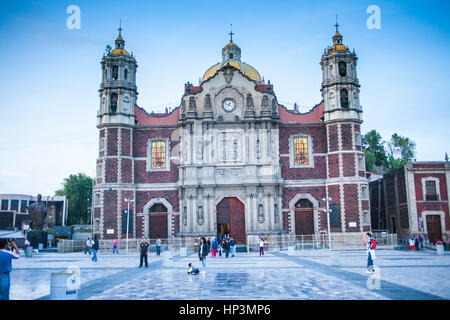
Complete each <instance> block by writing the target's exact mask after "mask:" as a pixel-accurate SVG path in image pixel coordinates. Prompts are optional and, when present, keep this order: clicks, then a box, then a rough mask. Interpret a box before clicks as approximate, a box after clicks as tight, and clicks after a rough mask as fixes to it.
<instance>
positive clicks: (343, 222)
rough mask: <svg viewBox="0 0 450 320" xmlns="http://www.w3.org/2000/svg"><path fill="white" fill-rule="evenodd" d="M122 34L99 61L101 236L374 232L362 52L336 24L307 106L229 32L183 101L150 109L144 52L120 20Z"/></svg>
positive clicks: (240, 237)
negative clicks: (143, 100)
mask: <svg viewBox="0 0 450 320" xmlns="http://www.w3.org/2000/svg"><path fill="white" fill-rule="evenodd" d="M231 36H232V34H231ZM115 44H116V47H115V48H114V49H113V50H111V51H110V52H108V53H107V54H106V55H104V57H103V59H102V61H101V66H102V83H101V86H100V90H99V96H100V108H99V110H98V114H97V120H98V122H97V128H98V129H99V155H98V158H97V177H96V185H95V187H94V229H95V233H97V234H98V235H99V236H100V238H103V239H115V238H125V237H126V235H127V231H128V236H129V237H130V238H140V237H146V238H150V239H155V238H172V237H181V238H183V237H184V238H189V237H195V238H197V237H198V236H200V235H202V236H207V237H213V236H216V235H217V234H224V233H229V234H231V235H232V236H234V237H235V239H236V240H237V242H238V243H245V242H246V239H247V236H250V235H261V234H266V235H269V234H270V235H274V234H279V235H283V234H288V235H299V236H300V235H312V234H316V235H317V234H323V233H327V230H328V228H330V230H331V232H332V233H347V232H352V233H356V232H365V231H368V230H370V215H369V192H368V180H367V179H366V177H365V165H364V163H365V160H364V153H363V152H362V147H361V123H362V117H361V114H362V109H361V105H360V103H359V88H360V85H359V82H358V78H357V74H356V64H357V57H356V54H355V53H354V52H350V50H349V49H348V48H347V47H346V46H345V45H344V44H343V43H342V35H341V34H340V33H339V32H338V30H337V29H336V33H335V35H334V36H333V44H332V46H330V47H328V48H327V49H326V50H325V51H324V53H323V55H322V59H321V61H320V65H321V68H322V74H323V81H322V89H321V91H322V97H323V100H322V102H320V103H319V104H317V105H316V106H314V107H313V108H312V109H311V110H310V111H309V112H307V113H300V112H298V111H297V110H288V109H287V108H286V107H284V106H283V105H280V104H279V103H278V100H277V96H276V95H275V92H274V87H273V85H272V84H270V82H269V83H267V84H266V83H265V82H264V80H262V79H261V77H260V74H259V73H258V71H257V70H256V69H255V68H253V67H252V66H251V65H249V64H247V63H245V62H242V61H241V49H240V47H239V46H237V45H236V44H235V43H234V42H233V40H232V38H231V39H230V42H229V43H228V44H227V45H226V46H225V47H224V48H223V49H222V60H221V62H219V63H217V64H215V65H213V66H212V67H210V68H209V69H208V70H207V71H206V72H205V74H204V76H203V79H201V81H200V83H199V85H198V86H194V85H192V84H190V83H189V82H188V83H187V84H186V85H185V92H184V95H183V96H182V97H181V101H180V105H179V106H178V107H177V108H175V109H174V110H173V111H171V112H166V113H164V114H155V113H152V114H149V113H148V112H147V111H145V110H144V109H143V108H141V107H139V106H138V105H137V104H136V100H137V94H138V92H137V86H136V81H135V75H136V70H137V62H136V60H135V58H134V57H133V56H132V55H131V54H130V53H128V51H126V50H125V41H124V40H123V38H122V36H121V33H120V30H119V36H118V37H117V39H116V42H115ZM326 199H328V200H329V201H328V205H329V209H330V214H329V217H327V211H326V210H325V209H326V208H327V202H326ZM128 209H129V211H128ZM127 215H128V216H127ZM127 218H128V219H127ZM328 220H329V222H330V226H328ZM127 224H128V230H127Z"/></svg>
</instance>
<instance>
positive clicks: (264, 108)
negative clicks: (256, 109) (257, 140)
mask: <svg viewBox="0 0 450 320" xmlns="http://www.w3.org/2000/svg"><path fill="white" fill-rule="evenodd" d="M261 115H262V116H263V117H264V116H270V109H269V97H268V96H263V98H262V102H261Z"/></svg>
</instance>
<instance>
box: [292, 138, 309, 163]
mask: <svg viewBox="0 0 450 320" xmlns="http://www.w3.org/2000/svg"><path fill="white" fill-rule="evenodd" d="M307 164H308V138H306V137H295V138H294V165H296V166H299V165H307Z"/></svg>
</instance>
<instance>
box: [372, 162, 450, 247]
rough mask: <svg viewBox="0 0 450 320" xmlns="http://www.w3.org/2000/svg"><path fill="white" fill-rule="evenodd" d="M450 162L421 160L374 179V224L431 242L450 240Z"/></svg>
mask: <svg viewBox="0 0 450 320" xmlns="http://www.w3.org/2000/svg"><path fill="white" fill-rule="evenodd" d="M449 183H450V163H449V162H448V161H417V162H412V163H408V164H406V165H405V166H404V167H402V168H400V169H397V170H394V171H392V172H389V173H386V174H384V175H383V178H382V179H379V180H376V181H373V182H370V195H371V197H370V201H371V218H372V228H373V229H378V230H387V231H389V232H390V233H397V234H398V235H399V238H400V237H403V238H410V237H412V235H413V234H419V233H420V234H423V235H424V237H425V239H427V240H429V241H430V242H435V241H436V240H448V236H449V233H450V232H449V231H450V216H449V211H450V205H449V197H450V189H449Z"/></svg>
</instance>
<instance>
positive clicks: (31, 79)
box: [0, 0, 450, 195]
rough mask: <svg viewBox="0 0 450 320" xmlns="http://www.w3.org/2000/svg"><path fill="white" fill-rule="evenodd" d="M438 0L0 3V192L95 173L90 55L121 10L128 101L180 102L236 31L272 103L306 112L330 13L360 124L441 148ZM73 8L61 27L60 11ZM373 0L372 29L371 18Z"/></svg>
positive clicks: (435, 156)
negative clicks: (344, 50)
mask: <svg viewBox="0 0 450 320" xmlns="http://www.w3.org/2000/svg"><path fill="white" fill-rule="evenodd" d="M449 3H450V2H449V1H441V2H439V1H389V2H388V1H377V0H375V1H363V0H355V1H312V0H311V1H289V0H284V1H282V0H280V1H264V0H245V1H244V0H238V1H235V0H227V1H215V0H208V1H199V0H196V1H192V0H191V1H175V0H174V1H130V0H128V1H111V0H109V1H99V0H96V1H92V0H88V1H80V0H72V1H63V0H58V1H39V0H29V1H26V0H20V1H16V0H1V1H0V34H1V35H2V37H1V41H0V57H1V59H0V70H1V72H0V75H1V76H0V92H1V93H2V94H1V99H0V154H1V156H0V193H21V194H36V193H42V194H43V195H53V194H54V192H55V190H57V189H59V188H60V187H61V183H62V181H63V179H64V178H66V177H68V176H69V175H70V174H73V173H78V172H84V173H86V174H88V175H90V176H93V175H94V168H95V160H96V157H97V148H98V129H97V128H96V113H97V109H98V104H99V98H98V89H99V85H100V79H101V68H100V60H101V58H102V55H103V52H104V50H105V47H106V45H108V44H109V45H111V46H114V39H115V38H116V36H117V33H118V31H117V28H118V25H119V20H120V19H121V20H122V27H123V31H122V35H123V38H124V39H125V41H126V43H125V48H126V49H127V50H128V51H129V52H133V53H134V55H135V56H136V59H137V62H138V71H137V86H138V91H139V97H138V101H137V102H138V105H139V106H141V107H143V108H145V109H146V110H147V111H149V112H151V111H162V110H164V108H165V107H166V106H167V107H172V108H174V107H177V106H178V105H179V103H180V99H181V96H182V94H183V89H184V83H186V82H187V81H190V82H191V83H194V84H197V83H198V80H199V78H200V77H202V76H203V74H204V72H205V71H206V70H207V69H208V68H209V67H210V66H211V65H213V64H215V63H217V62H219V61H220V60H221V50H222V48H223V46H224V45H225V44H226V43H227V42H228V41H229V35H228V32H229V30H230V24H233V32H234V33H235V34H234V36H233V40H234V42H235V43H237V44H238V45H239V46H240V48H241V50H242V55H241V57H242V60H243V61H244V62H247V63H248V64H250V65H252V66H253V67H255V68H256V69H257V70H258V71H259V73H260V74H261V75H262V76H264V78H265V80H266V81H267V80H270V81H271V83H272V84H274V89H275V93H276V95H277V98H278V101H279V102H280V103H282V104H285V105H286V106H288V107H291V106H292V105H293V104H294V102H296V103H297V104H298V105H300V106H301V107H300V110H301V111H302V112H306V111H308V110H310V109H311V108H312V107H313V106H314V105H316V104H317V103H319V102H320V101H321V99H322V97H321V94H320V85H321V76H322V74H321V69H320V65H319V62H320V58H321V55H322V53H323V50H324V49H325V48H326V47H327V46H329V45H331V43H332V39H331V37H332V36H333V34H334V32H335V28H334V24H335V19H336V14H337V15H338V19H339V24H340V27H339V30H340V32H341V33H342V35H343V37H344V38H343V42H344V44H346V45H347V46H348V47H350V49H351V50H353V48H354V49H355V51H356V54H357V55H358V58H359V60H358V69H357V71H358V77H359V81H360V84H361V105H362V107H363V111H364V112H363V120H364V123H363V125H362V131H363V133H365V132H367V131H370V130H372V129H376V130H377V131H379V132H380V133H381V135H382V136H383V137H384V139H385V140H388V139H389V138H390V136H391V135H392V134H393V133H394V132H395V133H398V134H400V135H403V136H407V137H409V138H411V139H412V140H413V141H415V142H416V144H417V160H443V159H444V154H445V152H450V148H449V146H450V142H449V137H450V135H449V133H450V129H449V123H450V121H449V120H450V111H449V110H450V108H449V88H450V81H449V80H450V60H449V52H450V19H449V12H450V5H449ZM71 5H76V6H78V7H79V8H80V29H69V28H68V27H67V24H66V22H67V19H68V18H69V17H70V16H71V14H68V13H67V12H66V11H67V8H68V7H69V6H71ZM370 5H376V6H378V7H379V8H380V21H381V28H380V29H369V28H368V26H367V20H368V19H369V21H372V20H370V17H371V15H372V14H370V13H367V8H368V7H369V6H370Z"/></svg>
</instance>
